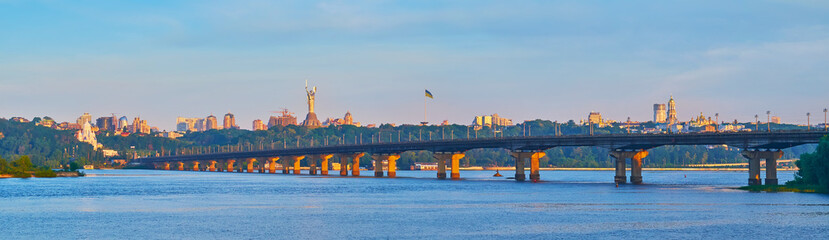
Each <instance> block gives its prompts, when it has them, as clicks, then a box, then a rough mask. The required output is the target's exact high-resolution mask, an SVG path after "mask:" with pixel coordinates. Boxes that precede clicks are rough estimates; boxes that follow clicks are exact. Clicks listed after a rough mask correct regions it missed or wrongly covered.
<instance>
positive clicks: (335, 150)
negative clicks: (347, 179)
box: [134, 131, 829, 185]
mask: <svg viewBox="0 0 829 240" xmlns="http://www.w3.org/2000/svg"><path fill="white" fill-rule="evenodd" d="M827 134H829V132H823V131H820V132H819V131H791V132H735V133H685V134H609V135H592V136H591V135H567V136H532V137H503V138H481V139H456V140H435V141H411V142H391V143H371V144H344V145H329V146H319V147H306V148H286V149H275V150H263V151H243V152H223V153H210V154H198V155H174V156H163V157H148V158H139V159H135V160H134V162H138V163H145V164H154V165H155V166H156V168H158V169H166V170H170V169H171V167H170V165H171V164H176V165H177V167H178V168H177V169H178V170H185V165H189V167H192V169H193V170H196V171H198V170H200V169H202V168H200V167H199V166H200V164H202V163H205V164H207V167H206V168H205V169H206V170H207V171H216V170H217V167H216V164H217V163H219V164H220V166H223V167H224V170H225V171H228V172H232V171H233V169H234V164H235V163H236V162H237V161H238V162H240V165H242V166H245V167H246V170H247V172H253V170H254V163H256V162H259V163H260V164H259V165H260V166H261V168H260V169H263V170H262V171H263V172H264V168H265V166H267V168H268V170H267V172H269V173H276V166H277V162H280V163H281V165H282V173H285V174H288V173H289V172H290V171H289V170H293V174H300V163H301V161H303V160H305V161H306V162H307V165H308V166H309V174H311V175H316V174H317V168H318V167H317V166H318V165H317V164H318V163H319V169H320V173H321V174H322V175H328V169H329V165H330V164H329V159H331V158H332V157H333V156H334V155H338V156H339V157H340V158H339V159H340V165H341V166H343V167H341V168H340V175H341V176H347V175H348V170H347V168H346V167H345V166H347V165H348V163H349V160H350V161H351V163H352V165H353V166H359V161H360V158H361V157H363V156H365V155H366V154H368V155H369V156H371V157H372V158H373V160H374V161H375V163H376V164H375V166H383V164H382V163H383V162H388V170H387V171H388V172H387V174H384V172H383V168H382V167H375V169H374V176H375V177H383V176H384V175H386V176H388V177H395V176H396V160H397V159H399V158H400V154H401V153H403V152H407V151H422V150H426V151H431V152H433V153H434V157H435V159H436V160H437V163H438V170H437V178H439V179H446V177H447V176H446V168H447V167H446V164H447V163H449V164H450V169H451V175H450V178H451V179H459V178H460V172H459V170H458V169H459V167H460V160H461V159H462V158H463V157H464V152H466V151H468V150H471V149H479V148H503V149H506V150H508V151H510V152H511V155H512V157H513V158H514V159H515V180H517V181H524V180H525V179H526V174H525V164H527V163H529V165H530V166H529V167H530V179H531V180H539V179H540V174H539V165H538V160H539V159H540V158H542V157H544V156H545V153H544V151H545V150H547V149H550V148H555V147H578V146H597V147H604V148H608V149H610V150H611V151H610V155H611V156H612V157H613V158H614V159H616V176H615V182H616V183H626V182H627V177H626V167H627V166H626V165H627V159H630V163H631V166H630V168H631V171H630V172H631V173H630V175H631V176H630V182H631V183H634V184H640V183H642V160H643V159H644V158H645V157H647V155H648V149H651V148H655V147H659V146H664V145H723V144H724V145H729V146H733V147H739V148H741V149H743V152H742V154H743V156H744V157H746V158H748V160H749V161H748V162H749V164H748V165H749V178H748V184H749V185H760V184H762V180H761V179H760V161H761V160H764V161H766V181H765V183H766V184H767V185H777V184H778V181H777V168H776V166H777V162H776V161H777V160H778V159H780V158H781V157H782V156H783V151H782V150H783V149H786V148H790V147H794V146H798V145H802V144H809V143H818V142H819V140H820V138H821V137H823V136H826V135H827ZM218 169H220V170H221V168H218ZM238 171H239V172H241V171H243V169H242V168H241V166H240V168H238ZM359 175H360V169H359V167H356V168H352V176H359Z"/></svg>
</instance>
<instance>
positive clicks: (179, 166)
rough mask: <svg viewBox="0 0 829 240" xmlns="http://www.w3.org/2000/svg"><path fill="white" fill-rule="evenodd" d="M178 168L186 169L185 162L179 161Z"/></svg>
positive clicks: (180, 169)
mask: <svg viewBox="0 0 829 240" xmlns="http://www.w3.org/2000/svg"><path fill="white" fill-rule="evenodd" d="M178 170H179V171H184V162H178Z"/></svg>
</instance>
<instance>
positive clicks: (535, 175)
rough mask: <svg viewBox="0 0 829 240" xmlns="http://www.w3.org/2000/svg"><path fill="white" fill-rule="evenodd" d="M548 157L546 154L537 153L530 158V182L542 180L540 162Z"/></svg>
mask: <svg viewBox="0 0 829 240" xmlns="http://www.w3.org/2000/svg"><path fill="white" fill-rule="evenodd" d="M544 156H547V153H545V152H536V153H534V154H533V155H532V156H530V180H532V181H538V180H541V173H540V171H539V170H540V169H539V168H540V167H539V163H538V160H539V159H541V158H543V157H544Z"/></svg>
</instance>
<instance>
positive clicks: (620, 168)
mask: <svg viewBox="0 0 829 240" xmlns="http://www.w3.org/2000/svg"><path fill="white" fill-rule="evenodd" d="M610 156H611V157H613V158H615V159H616V177H615V178H614V182H616V183H627V176H626V173H627V169H626V168H627V163H626V161H627V159H628V158H630V165H631V166H630V182H631V183H633V184H641V183H642V159H644V158H645V157H647V156H648V151H645V150H636V151H621V150H613V151H611V152H610Z"/></svg>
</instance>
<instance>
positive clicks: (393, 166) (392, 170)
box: [374, 154, 400, 178]
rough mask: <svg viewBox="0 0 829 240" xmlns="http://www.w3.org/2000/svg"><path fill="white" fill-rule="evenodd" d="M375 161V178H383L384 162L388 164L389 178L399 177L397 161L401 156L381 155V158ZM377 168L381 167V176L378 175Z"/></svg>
mask: <svg viewBox="0 0 829 240" xmlns="http://www.w3.org/2000/svg"><path fill="white" fill-rule="evenodd" d="M375 159H377V160H376V161H375V166H374V169H375V171H374V172H375V175H374V176H375V177H382V176H383V161H386V162H388V169H389V170H388V172H389V174H388V176H389V177H390V178H393V177H397V159H400V155H396V154H392V155H380V156H379V158H377V157H375ZM377 166H380V168H379V169H380V175H379V176H378V175H377V174H376V173H377V169H378V168H377Z"/></svg>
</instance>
